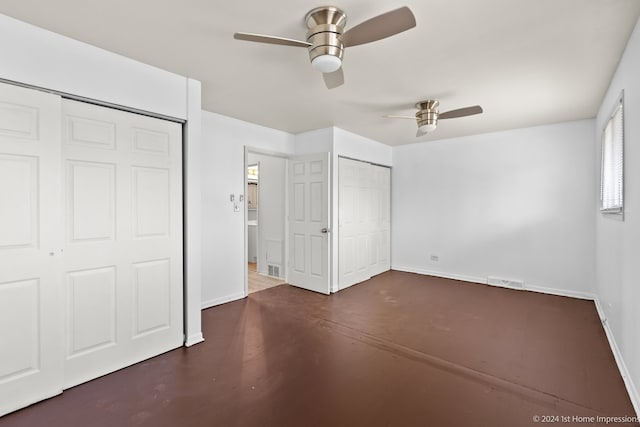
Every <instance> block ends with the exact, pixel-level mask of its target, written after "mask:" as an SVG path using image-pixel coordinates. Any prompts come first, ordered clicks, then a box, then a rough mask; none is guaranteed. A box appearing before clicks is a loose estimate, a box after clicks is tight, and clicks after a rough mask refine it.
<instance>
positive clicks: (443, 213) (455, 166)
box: [391, 120, 596, 296]
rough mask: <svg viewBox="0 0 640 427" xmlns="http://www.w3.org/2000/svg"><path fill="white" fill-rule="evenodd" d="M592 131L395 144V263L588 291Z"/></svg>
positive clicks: (563, 127)
mask: <svg viewBox="0 0 640 427" xmlns="http://www.w3.org/2000/svg"><path fill="white" fill-rule="evenodd" d="M593 132H594V122H593V120H585V121H577V122H570V123H562V124H557V125H549V126H540V127H534V128H527V129H517V130H511V131H505V132H498V133H490V134H484V135H476V136H469V137H463V138H455V139H448V140H440V141H433V142H426V143H419V144H412V145H405V146H399V147H395V148H394V150H393V170H392V179H391V182H392V191H391V197H392V226H391V230H392V249H391V254H392V267H393V268H394V269H400V270H407V271H416V272H422V273H427V274H435V275H443V276H446V277H454V278H460V279H463V280H469V281H477V282H484V283H486V281H487V277H488V276H497V277H500V278H505V279H519V280H524V282H525V286H528V287H531V288H533V287H535V288H550V289H555V290H558V291H560V292H567V293H570V294H572V295H583V296H589V295H592V293H593V291H594V280H593V277H594V261H595V260H594V253H595V247H594V244H595V243H594V241H595V238H594V219H593V209H594V206H595V203H596V201H595V194H594V189H593V185H592V184H593V174H594V163H593V162H594V153H593V148H592V147H593ZM431 255H437V256H438V257H439V261H431V260H430V256H431Z"/></svg>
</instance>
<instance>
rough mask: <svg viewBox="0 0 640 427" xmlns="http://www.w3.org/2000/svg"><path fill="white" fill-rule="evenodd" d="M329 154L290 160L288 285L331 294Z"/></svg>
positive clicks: (311, 155) (297, 157) (298, 157)
mask: <svg viewBox="0 0 640 427" xmlns="http://www.w3.org/2000/svg"><path fill="white" fill-rule="evenodd" d="M329 155H330V154H329V153H319V154H310V155H305V156H296V157H293V158H291V159H290V161H289V251H290V253H289V260H288V265H289V267H288V282H289V283H290V284H291V285H294V286H299V287H301V288H304V289H308V290H311V291H315V292H320V293H323V294H329V232H330V230H329V208H330V205H329V166H330V157H329Z"/></svg>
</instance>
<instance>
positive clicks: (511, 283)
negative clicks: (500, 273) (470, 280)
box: [487, 277, 524, 289]
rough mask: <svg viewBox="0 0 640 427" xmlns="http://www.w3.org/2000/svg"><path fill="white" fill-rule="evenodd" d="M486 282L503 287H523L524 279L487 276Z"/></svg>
mask: <svg viewBox="0 0 640 427" xmlns="http://www.w3.org/2000/svg"><path fill="white" fill-rule="evenodd" d="M487 284H488V285H493V286H500V287H503V288H513V289H524V281H522V280H514V279H502V278H500V277H487Z"/></svg>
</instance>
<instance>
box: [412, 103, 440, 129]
mask: <svg viewBox="0 0 640 427" xmlns="http://www.w3.org/2000/svg"><path fill="white" fill-rule="evenodd" d="M438 105H440V102H439V101H437V100H428V101H420V102H418V103H416V108H417V109H418V111H417V112H416V120H417V121H418V127H419V128H421V127H422V126H427V125H431V126H436V125H437V124H438V114H439V111H438Z"/></svg>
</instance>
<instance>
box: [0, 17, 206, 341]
mask: <svg viewBox="0 0 640 427" xmlns="http://www.w3.org/2000/svg"><path fill="white" fill-rule="evenodd" d="M0 52H1V55H0V56H1V59H0V79H3V80H6V81H9V82H15V83H19V84H24V85H28V86H34V87H38V88H43V89H48V90H54V91H57V92H61V93H64V94H68V95H73V96H75V97H80V98H85V99H91V100H96V101H100V102H101V103H105V104H112V105H116V106H122V107H125V108H127V109H135V110H143V111H146V112H150V113H153V114H156V115H163V116H169V117H173V118H177V119H182V120H185V121H186V123H187V124H186V133H185V135H186V136H185V151H186V156H185V163H186V167H185V174H186V180H185V182H186V184H187V191H186V194H185V205H186V212H187V214H186V216H185V223H186V233H185V242H186V251H185V256H186V260H185V270H186V290H185V309H186V313H185V314H186V316H185V328H186V337H185V338H186V344H187V345H191V344H195V343H196V342H199V341H201V340H202V333H201V321H200V286H201V283H200V273H201V272H200V250H201V248H200V243H199V235H200V216H199V213H200V206H199V200H200V193H199V187H198V181H199V168H198V166H199V162H198V161H194V160H196V159H199V150H200V145H201V141H200V114H201V104H200V83H199V82H197V81H195V80H191V79H188V78H186V77H182V76H179V75H176V74H173V73H170V72H168V71H164V70H161V69H159V68H155V67H152V66H150V65H146V64H143V63H140V62H137V61H134V60H131V59H129V58H125V57H123V56H120V55H117V54H114V53H111V52H108V51H105V50H103V49H99V48H96V47H94V46H91V45H88V44H85V43H81V42H79V41H76V40H73V39H70V38H68V37H64V36H61V35H59V34H56V33H52V32H50V31H47V30H44V29H41V28H38V27H35V26H33V25H29V24H26V23H24V22H21V21H18V20H16V19H13V18H10V17H8V16H5V15H0Z"/></svg>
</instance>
